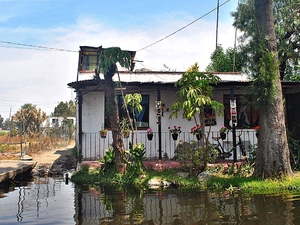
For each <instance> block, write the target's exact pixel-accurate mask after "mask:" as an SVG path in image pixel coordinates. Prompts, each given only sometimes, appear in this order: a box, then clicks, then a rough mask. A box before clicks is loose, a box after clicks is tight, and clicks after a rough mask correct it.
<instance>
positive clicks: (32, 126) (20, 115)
mask: <svg viewBox="0 0 300 225" xmlns="http://www.w3.org/2000/svg"><path fill="white" fill-rule="evenodd" d="M46 118H47V115H46V113H45V112H43V111H42V110H41V109H37V108H36V106H35V105H32V104H30V103H27V104H25V105H23V106H22V107H21V109H20V110H18V111H17V112H16V113H15V114H14V116H13V120H14V122H17V123H18V125H19V127H23V130H25V132H26V134H27V135H28V136H30V137H33V136H35V135H37V134H38V133H39V128H40V125H41V123H42V122H43V121H44V120H45V119H46ZM20 132H21V131H20Z"/></svg>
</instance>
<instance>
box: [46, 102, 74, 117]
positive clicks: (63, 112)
mask: <svg viewBox="0 0 300 225" xmlns="http://www.w3.org/2000/svg"><path fill="white" fill-rule="evenodd" d="M51 116H59V117H64V118H66V117H75V116H76V104H75V103H74V101H72V100H70V101H69V102H60V103H59V104H58V105H57V106H56V107H55V108H54V112H53V113H52V114H51Z"/></svg>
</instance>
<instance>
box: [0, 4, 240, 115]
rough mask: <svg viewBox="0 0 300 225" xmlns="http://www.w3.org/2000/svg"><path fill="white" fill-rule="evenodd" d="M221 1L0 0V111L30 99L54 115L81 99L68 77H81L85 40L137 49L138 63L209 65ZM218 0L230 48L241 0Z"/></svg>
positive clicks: (222, 35) (155, 67)
mask: <svg viewBox="0 0 300 225" xmlns="http://www.w3.org/2000/svg"><path fill="white" fill-rule="evenodd" d="M217 2H218V1H217V0H209V1H207V0H185V1H182V0H127V1H121V0H110V1H104V0H84V1H82V0H19V1H17V0H0V7H1V9H2V12H1V14H0V68H1V72H0V78H1V81H0V115H1V116H2V117H3V118H4V119H6V118H9V116H10V115H13V114H14V113H15V112H16V111H18V110H19V109H20V108H21V106H22V105H24V104H26V103H31V104H33V105H36V107H37V108H41V109H42V110H43V111H45V112H46V113H47V115H50V114H51V113H52V112H53V111H54V108H55V106H57V105H58V104H59V102H61V101H63V102H66V101H69V100H75V98H76V94H75V93H74V90H72V89H70V88H68V85H67V84H68V83H70V82H73V81H76V78H77V66H78V51H79V46H94V47H98V46H102V47H104V48H108V47H120V48H121V49H123V50H131V51H137V52H136V58H135V59H137V60H139V61H141V62H139V63H137V64H136V66H135V69H140V68H146V69H149V70H152V71H161V70H165V69H166V68H169V69H170V70H172V71H183V72H184V71H186V70H187V69H188V67H190V66H191V65H193V64H194V63H196V62H197V63H198V64H199V68H200V70H201V71H205V68H206V66H207V65H208V64H209V62H210V56H211V54H212V53H213V51H214V49H215V47H216V18H217V11H216V7H217ZM219 4H220V8H219V26H218V27H219V28H218V44H221V45H222V47H223V48H225V49H226V48H228V47H233V46H234V41H235V29H234V27H233V26H232V23H233V18H232V16H231V13H232V12H234V11H236V8H237V4H238V0H219ZM193 21H195V22H194V23H192V22H193ZM189 24H190V25H189ZM177 31H178V32H177ZM173 33H175V34H174V35H171V34H173ZM169 35H171V36H169ZM168 36H169V37H168ZM166 37H167V38H166ZM162 39H163V40H162ZM159 40H162V41H159ZM156 42H157V43H156Z"/></svg>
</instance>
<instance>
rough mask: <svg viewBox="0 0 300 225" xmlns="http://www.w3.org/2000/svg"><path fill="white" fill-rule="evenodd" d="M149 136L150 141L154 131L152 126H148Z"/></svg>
mask: <svg viewBox="0 0 300 225" xmlns="http://www.w3.org/2000/svg"><path fill="white" fill-rule="evenodd" d="M147 138H148V140H149V141H151V140H152V138H153V132H152V128H151V127H148V129H147Z"/></svg>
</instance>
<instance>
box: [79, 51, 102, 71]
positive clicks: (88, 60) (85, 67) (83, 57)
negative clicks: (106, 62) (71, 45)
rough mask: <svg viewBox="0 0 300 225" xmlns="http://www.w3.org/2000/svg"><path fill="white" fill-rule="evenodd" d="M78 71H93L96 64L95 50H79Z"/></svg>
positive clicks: (96, 55)
mask: <svg viewBox="0 0 300 225" xmlns="http://www.w3.org/2000/svg"><path fill="white" fill-rule="evenodd" d="M79 65H80V66H79V71H80V72H93V71H95V69H96V68H97V65H98V53H97V52H81V54H80V61H79Z"/></svg>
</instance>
